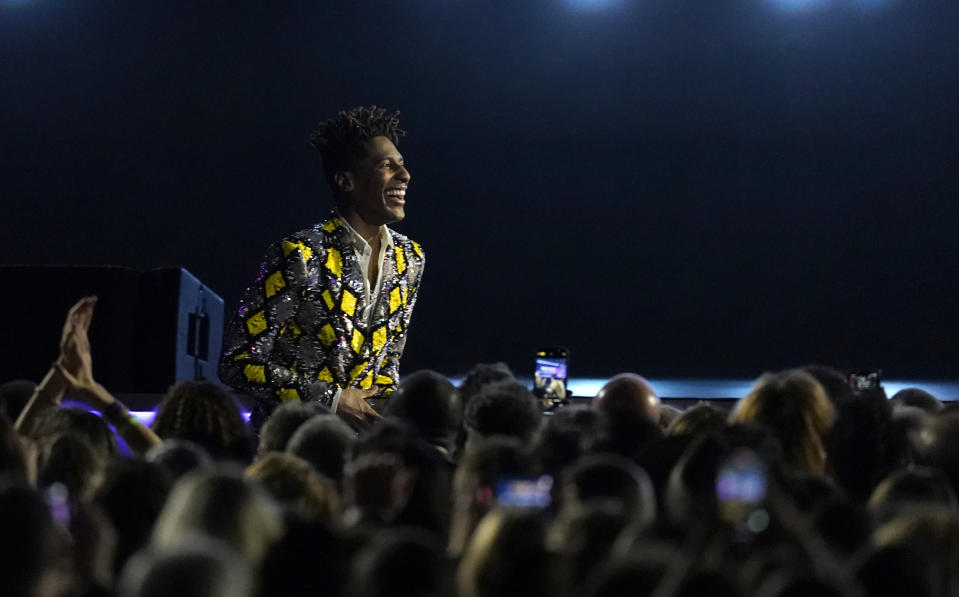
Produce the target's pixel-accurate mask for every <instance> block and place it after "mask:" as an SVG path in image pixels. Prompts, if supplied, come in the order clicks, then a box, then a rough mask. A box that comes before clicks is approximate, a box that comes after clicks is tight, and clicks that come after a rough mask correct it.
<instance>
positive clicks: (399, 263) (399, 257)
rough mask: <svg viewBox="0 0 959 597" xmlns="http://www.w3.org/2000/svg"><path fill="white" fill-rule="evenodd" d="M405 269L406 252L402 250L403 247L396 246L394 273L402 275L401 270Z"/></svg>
mask: <svg viewBox="0 0 959 597" xmlns="http://www.w3.org/2000/svg"><path fill="white" fill-rule="evenodd" d="M405 271H406V253H405V252H404V251H403V247H400V246H397V247H396V273H398V274H399V275H401V276H402V275H403V272H405Z"/></svg>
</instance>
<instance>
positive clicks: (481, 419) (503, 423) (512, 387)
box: [464, 381, 540, 451]
mask: <svg viewBox="0 0 959 597" xmlns="http://www.w3.org/2000/svg"><path fill="white" fill-rule="evenodd" d="M539 420H540V413H539V405H538V404H537V403H536V398H534V397H533V394H532V393H531V392H530V391H529V390H528V389H527V388H526V386H524V385H523V384H521V383H519V382H516V381H502V382H497V383H491V384H487V385H485V386H483V388H482V389H481V390H480V391H479V393H478V394H476V395H475V396H473V398H472V399H471V400H470V401H469V403H468V404H467V405H466V416H465V419H464V426H465V427H466V432H467V436H468V437H467V443H466V450H467V451H469V449H470V446H471V444H472V443H475V442H476V441H479V440H481V439H485V438H488V437H492V436H494V435H505V436H507V437H515V438H516V439H518V440H520V441H523V442H527V441H529V440H530V439H531V438H532V437H533V433H534V432H535V431H536V428H537V427H538V426H539Z"/></svg>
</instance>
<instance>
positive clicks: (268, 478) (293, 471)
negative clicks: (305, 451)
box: [246, 452, 340, 522]
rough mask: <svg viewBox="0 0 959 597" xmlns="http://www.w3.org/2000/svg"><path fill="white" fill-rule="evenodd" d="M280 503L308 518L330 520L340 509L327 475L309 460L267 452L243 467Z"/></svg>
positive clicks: (334, 488)
mask: <svg viewBox="0 0 959 597" xmlns="http://www.w3.org/2000/svg"><path fill="white" fill-rule="evenodd" d="M246 476H247V477H248V478H250V479H256V480H257V481H259V483H260V484H261V485H263V487H265V488H266V490H267V491H268V492H269V493H270V495H272V496H273V497H274V499H276V500H277V501H278V502H279V503H280V505H281V506H283V507H284V508H286V509H287V510H288V511H290V512H293V513H294V514H296V515H297V516H300V517H302V518H305V519H308V520H316V519H318V520H323V521H327V522H332V521H334V520H335V519H336V517H337V516H338V515H339V513H340V497H339V495H338V494H337V491H336V487H334V485H333V482H332V481H330V480H329V479H327V478H325V477H322V476H321V475H320V474H319V473H317V472H316V471H315V470H314V469H313V467H312V466H311V465H310V463H309V462H307V461H306V460H303V459H302V458H300V457H299V456H295V455H293V454H290V453H288V452H271V453H269V454H267V455H266V456H263V457H262V458H260V459H259V460H257V461H256V462H254V463H253V464H251V465H250V466H249V467H247V469H246Z"/></svg>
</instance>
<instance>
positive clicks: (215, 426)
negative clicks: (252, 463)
mask: <svg viewBox="0 0 959 597" xmlns="http://www.w3.org/2000/svg"><path fill="white" fill-rule="evenodd" d="M152 428H153V431H154V432H155V433H156V434H157V435H158V436H160V438H161V439H164V440H166V439H171V438H172V439H186V440H189V441H192V442H194V443H196V444H199V445H200V446H201V447H202V448H203V449H204V450H206V451H207V452H208V453H209V454H210V455H211V456H212V457H213V458H215V459H217V460H239V461H241V462H247V461H249V459H250V456H251V454H250V451H251V441H252V440H251V438H250V435H249V432H248V431H247V427H246V424H245V423H244V421H243V416H242V415H241V414H240V409H239V408H238V407H237V405H236V402H235V401H234V400H233V397H232V396H230V394H229V393H227V391H226V390H224V389H223V388H222V387H220V386H218V385H216V384H214V383H212V382H208V381H181V382H178V383H177V384H175V385H174V386H173V387H172V388H170V391H169V392H167V393H166V395H165V396H164V397H163V400H162V401H161V402H160V406H159V407H158V409H157V415H156V418H155V419H154V420H153V425H152Z"/></svg>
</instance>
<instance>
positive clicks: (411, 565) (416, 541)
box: [349, 529, 453, 597]
mask: <svg viewBox="0 0 959 597" xmlns="http://www.w3.org/2000/svg"><path fill="white" fill-rule="evenodd" d="M450 568H451V565H450V563H449V562H448V560H447V559H446V556H445V555H444V553H443V549H442V548H441V546H440V545H439V544H437V543H436V541H435V539H434V538H433V537H431V536H430V535H426V534H424V533H422V532H417V531H415V530H412V529H396V530H386V531H383V532H382V533H379V534H377V535H376V536H374V537H373V539H372V540H371V541H370V542H369V543H368V544H367V545H366V546H365V547H364V548H363V549H362V551H360V552H359V553H358V554H357V555H356V558H355V559H354V561H353V567H352V575H351V576H352V578H351V581H350V585H351V587H350V590H349V594H350V595H351V596H352V597H448V596H449V595H450V594H451V593H452V587H453V583H452V574H451V570H450Z"/></svg>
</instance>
